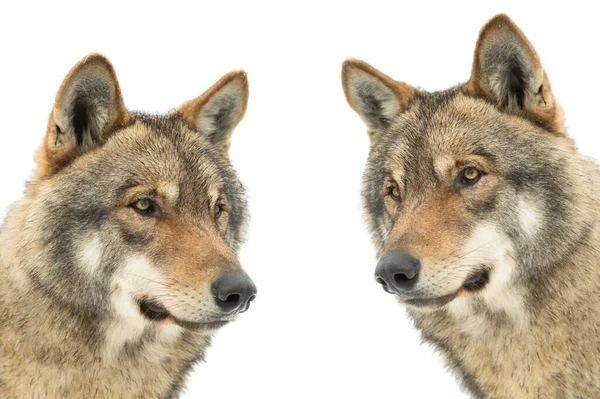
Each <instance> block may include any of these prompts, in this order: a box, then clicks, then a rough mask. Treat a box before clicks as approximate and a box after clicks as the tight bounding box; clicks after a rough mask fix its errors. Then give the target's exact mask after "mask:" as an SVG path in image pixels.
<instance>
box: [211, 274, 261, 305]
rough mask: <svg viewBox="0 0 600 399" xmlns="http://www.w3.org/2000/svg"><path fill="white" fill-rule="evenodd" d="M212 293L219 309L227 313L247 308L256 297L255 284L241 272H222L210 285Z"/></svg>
mask: <svg viewBox="0 0 600 399" xmlns="http://www.w3.org/2000/svg"><path fill="white" fill-rule="evenodd" d="M212 294H213V296H214V297H215V302H216V303H217V305H219V307H220V308H221V310H223V311H224V312H227V313H242V312H245V311H246V310H248V308H249V307H250V302H252V301H253V300H254V298H256V286H255V285H254V282H253V281H252V279H250V277H248V275H246V274H245V273H242V272H229V273H224V274H223V275H222V276H221V277H219V279H218V280H217V281H215V282H214V283H213V285H212Z"/></svg>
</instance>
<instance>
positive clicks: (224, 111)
mask: <svg viewBox="0 0 600 399" xmlns="http://www.w3.org/2000/svg"><path fill="white" fill-rule="evenodd" d="M248 95H249V90H248V77H247V76H246V73H245V72H244V71H233V72H230V73H228V74H227V75H225V76H223V77H222V78H221V79H220V80H219V81H218V82H217V83H215V84H214V85H213V86H212V87H211V88H210V89H208V90H207V91H206V92H204V94H202V95H201V96H200V97H197V98H195V99H193V100H191V101H188V102H186V103H185V104H183V105H182V106H181V107H179V109H177V112H179V113H181V115H182V116H183V119H184V120H185V121H186V123H187V124H188V125H189V126H190V127H192V128H193V129H194V130H197V131H199V132H200V133H201V134H204V135H206V137H207V138H208V139H209V140H210V141H211V142H212V143H213V144H215V145H216V146H218V147H219V148H223V149H224V150H225V151H226V150H227V149H228V148H229V140H230V138H231V134H232V133H233V130H234V129H235V127H236V126H237V124H238V123H239V122H240V121H241V120H242V118H243V117H244V113H245V112H246V107H247V105H248Z"/></svg>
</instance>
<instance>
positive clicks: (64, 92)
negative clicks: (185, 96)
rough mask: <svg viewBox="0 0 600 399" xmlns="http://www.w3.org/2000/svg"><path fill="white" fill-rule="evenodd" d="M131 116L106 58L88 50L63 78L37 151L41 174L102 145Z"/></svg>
mask: <svg viewBox="0 0 600 399" xmlns="http://www.w3.org/2000/svg"><path fill="white" fill-rule="evenodd" d="M129 120H130V116H129V114H128V113H127V110H126V109H125V105H124V103H123V99H122V97H121V89H120V88H119V83H118V81H117V77H116V74H115V71H114V69H113V67H112V65H111V63H110V61H108V59H106V58H105V57H104V56H102V55H100V54H91V55H89V56H87V57H85V58H84V59H82V60H81V61H80V62H79V63H77V64H76V65H75V66H74V67H73V68H72V69H71V71H70V72H69V73H68V75H67V76H66V77H65V79H64V81H63V82H62V84H61V86H60V89H59V90H58V93H57V94H56V100H55V102H54V108H53V109H52V112H51V113H50V118H49V120H48V130H47V133H46V137H45V141H44V144H43V145H42V147H41V148H40V151H39V152H38V163H39V164H40V167H41V170H42V174H45V173H47V172H51V171H54V170H57V169H58V168H60V167H61V166H62V165H64V164H66V163H68V162H69V161H70V160H72V159H74V158H75V157H77V156H79V155H81V154H83V153H85V152H86V151H88V150H90V149H91V148H94V147H96V146H99V145H102V144H103V143H104V142H105V141H106V139H107V138H108V137H109V136H110V135H111V134H112V132H113V131H115V130H116V129H118V128H119V127H122V126H124V125H125V124H127V123H128V122H129Z"/></svg>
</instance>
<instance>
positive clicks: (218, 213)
mask: <svg viewBox="0 0 600 399" xmlns="http://www.w3.org/2000/svg"><path fill="white" fill-rule="evenodd" d="M223 212H225V205H224V204H217V206H216V207H215V221H216V222H218V221H219V219H220V218H221V216H222V215H223Z"/></svg>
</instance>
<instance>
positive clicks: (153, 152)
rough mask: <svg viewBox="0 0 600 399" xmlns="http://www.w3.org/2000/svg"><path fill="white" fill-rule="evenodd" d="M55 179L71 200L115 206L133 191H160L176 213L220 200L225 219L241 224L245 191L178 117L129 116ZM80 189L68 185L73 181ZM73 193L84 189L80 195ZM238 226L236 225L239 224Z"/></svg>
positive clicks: (221, 158)
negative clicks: (92, 198)
mask: <svg viewBox="0 0 600 399" xmlns="http://www.w3.org/2000/svg"><path fill="white" fill-rule="evenodd" d="M59 175H63V176H65V175H67V176H65V177H67V178H66V179H60V180H61V182H62V186H64V190H70V191H72V190H73V188H75V189H76V190H77V191H78V192H79V194H78V195H77V196H73V197H72V198H79V200H78V201H82V200H87V198H88V197H89V195H96V194H98V193H99V192H101V193H102V195H100V196H96V200H98V201H101V202H102V201H105V202H114V201H119V200H120V198H119V197H121V196H124V195H126V194H127V193H128V192H129V191H130V190H132V189H135V188H136V187H140V186H141V187H145V188H146V189H147V191H148V192H144V193H143V194H152V192H153V191H161V192H159V193H157V194H162V195H165V196H167V197H168V200H169V201H170V202H172V203H174V204H176V205H177V206H178V208H179V209H180V210H182V211H186V210H188V211H192V212H200V211H202V210H203V209H204V208H206V202H208V201H213V202H214V201H216V200H218V199H220V197H223V199H225V200H227V201H228V203H229V208H230V213H232V214H233V216H234V220H233V221H235V219H236V218H235V216H237V218H240V219H243V218H244V209H239V208H245V206H246V202H245V190H244V187H243V185H242V184H241V182H240V181H239V179H238V177H237V175H236V173H235V171H234V169H233V167H232V166H231V164H230V162H229V160H228V157H227V156H226V154H224V153H223V151H221V150H220V149H219V148H216V147H215V146H214V144H212V143H211V142H210V141H209V140H208V139H206V138H205V137H204V135H202V134H200V133H199V132H196V131H194V130H192V129H191V128H189V127H188V126H187V125H186V123H185V122H184V120H183V118H182V116H181V115H180V114H177V113H173V114H169V115H149V114H143V113H133V114H132V121H131V123H130V124H129V125H128V126H126V127H124V128H122V129H121V130H119V131H116V132H115V133H114V134H113V135H112V136H111V137H110V138H109V140H107V142H106V143H104V145H102V146H101V147H100V148H98V149H97V150H96V151H93V152H90V153H89V154H87V156H84V157H81V158H80V159H76V160H75V161H74V162H73V164H72V165H69V166H67V167H66V168H65V169H64V170H63V171H62V173H59ZM74 180H75V181H77V182H78V183H81V184H80V185H73V181H74ZM77 187H87V189H86V190H80V189H79V188H77ZM240 223H242V222H241V221H240Z"/></svg>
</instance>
